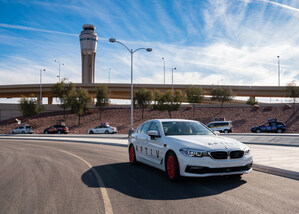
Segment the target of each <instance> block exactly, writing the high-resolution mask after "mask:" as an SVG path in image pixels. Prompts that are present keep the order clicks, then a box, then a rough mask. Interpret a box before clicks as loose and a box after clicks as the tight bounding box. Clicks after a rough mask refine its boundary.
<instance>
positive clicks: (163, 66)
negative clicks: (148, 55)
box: [162, 57, 165, 85]
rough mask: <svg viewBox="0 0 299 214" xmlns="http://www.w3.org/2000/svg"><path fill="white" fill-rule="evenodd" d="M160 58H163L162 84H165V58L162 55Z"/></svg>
mask: <svg viewBox="0 0 299 214" xmlns="http://www.w3.org/2000/svg"><path fill="white" fill-rule="evenodd" d="M162 60H163V65H164V66H163V69H164V85H165V59H164V57H162Z"/></svg>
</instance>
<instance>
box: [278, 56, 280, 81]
mask: <svg viewBox="0 0 299 214" xmlns="http://www.w3.org/2000/svg"><path fill="white" fill-rule="evenodd" d="M277 60H278V65H277V66H278V68H277V70H278V86H280V61H279V56H277Z"/></svg>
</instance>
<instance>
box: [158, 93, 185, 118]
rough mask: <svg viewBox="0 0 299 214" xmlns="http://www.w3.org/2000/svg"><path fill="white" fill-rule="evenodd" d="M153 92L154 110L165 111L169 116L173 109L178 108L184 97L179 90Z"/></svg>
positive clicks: (176, 109)
mask: <svg viewBox="0 0 299 214" xmlns="http://www.w3.org/2000/svg"><path fill="white" fill-rule="evenodd" d="M154 94H155V96H157V97H155V103H154V110H159V111H167V112H168V114H169V117H170V118H171V116H172V115H171V113H172V112H173V111H178V110H179V109H180V107H181V104H182V101H183V98H184V96H183V93H182V91H181V90H176V91H173V90H168V91H166V92H164V93H161V92H160V93H159V92H157V91H155V92H154Z"/></svg>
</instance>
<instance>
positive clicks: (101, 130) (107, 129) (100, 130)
mask: <svg viewBox="0 0 299 214" xmlns="http://www.w3.org/2000/svg"><path fill="white" fill-rule="evenodd" d="M114 133H117V128H116V127H112V126H109V125H100V126H97V127H95V128H93V129H89V130H88V134H114Z"/></svg>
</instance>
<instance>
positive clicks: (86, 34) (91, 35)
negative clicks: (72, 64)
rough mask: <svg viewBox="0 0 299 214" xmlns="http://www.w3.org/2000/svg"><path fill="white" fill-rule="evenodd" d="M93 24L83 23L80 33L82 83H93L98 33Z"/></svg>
mask: <svg viewBox="0 0 299 214" xmlns="http://www.w3.org/2000/svg"><path fill="white" fill-rule="evenodd" d="M95 29H96V28H95V26H94V25H89V24H86V25H83V31H81V34H80V36H79V37H80V46H81V59H82V83H94V76H95V58H96V51H97V44H98V35H97V33H96V32H95Z"/></svg>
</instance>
